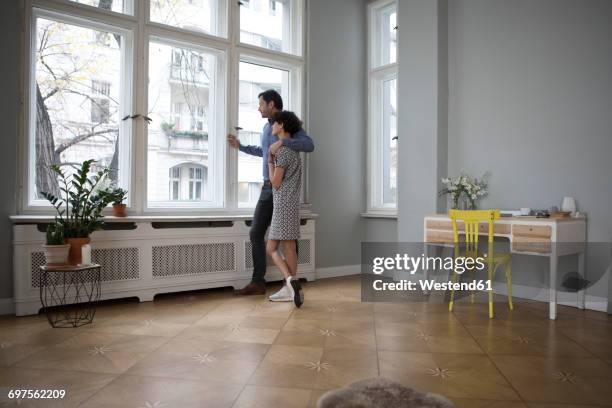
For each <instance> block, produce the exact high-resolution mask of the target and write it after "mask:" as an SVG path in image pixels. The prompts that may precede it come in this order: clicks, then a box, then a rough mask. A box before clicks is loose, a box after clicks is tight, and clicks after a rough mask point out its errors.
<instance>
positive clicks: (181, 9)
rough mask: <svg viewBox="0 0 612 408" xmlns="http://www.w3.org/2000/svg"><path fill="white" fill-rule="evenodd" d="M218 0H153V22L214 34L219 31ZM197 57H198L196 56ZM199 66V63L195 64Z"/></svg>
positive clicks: (218, 33)
mask: <svg viewBox="0 0 612 408" xmlns="http://www.w3.org/2000/svg"><path fill="white" fill-rule="evenodd" d="M219 3H220V2H219V1H218V0H151V3H150V19H151V21H152V22H155V23H161V24H167V25H169V26H172V27H178V28H183V29H185V30H192V31H199V32H204V33H207V34H213V35H223V34H225V33H221V32H219V31H220V30H219V27H218V21H217V16H218V15H220V14H221V13H219V12H218V7H219ZM195 58H197V57H195ZM194 66H195V67H197V64H194Z"/></svg>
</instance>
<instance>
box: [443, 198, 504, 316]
mask: <svg viewBox="0 0 612 408" xmlns="http://www.w3.org/2000/svg"><path fill="white" fill-rule="evenodd" d="M448 215H449V216H450V218H451V221H452V224H453V243H454V247H455V258H457V257H460V256H463V257H471V258H477V257H479V256H482V257H484V254H479V248H478V235H479V227H480V223H484V222H486V223H487V224H488V231H487V244H488V245H487V252H486V254H487V257H486V264H487V272H488V278H489V280H490V281H491V285H492V284H493V278H494V277H495V272H496V271H497V268H499V267H500V266H503V267H504V271H505V273H506V283H507V285H508V307H509V308H510V310H513V309H514V306H513V305H512V258H511V257H510V254H509V253H495V252H494V250H493V221H495V220H496V219H498V218H499V217H500V213H499V210H449V211H448ZM459 222H462V223H463V232H462V233H461V232H460V227H459V225H458V224H459ZM484 233H485V231H483V235H484ZM461 237H465V241H461V240H460V238H461ZM462 244H463V245H464V249H463V251H462V249H461V246H462ZM473 272H474V271H473ZM452 275H453V278H452V280H453V283H454V282H455V281H456V279H457V272H455V271H454V270H453V272H452ZM488 292H489V318H491V319H492V318H493V291H492V290H488ZM454 298H455V291H454V289H452V288H451V296H450V303H449V304H448V310H449V311H451V312H452V311H453V304H454ZM473 301H474V295H473V293H472V302H473Z"/></svg>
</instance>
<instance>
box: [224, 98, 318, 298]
mask: <svg viewBox="0 0 612 408" xmlns="http://www.w3.org/2000/svg"><path fill="white" fill-rule="evenodd" d="M282 110H283V98H281V96H280V95H279V93H278V92H276V91H275V90H273V89H270V90H267V91H265V92H262V93H260V94H259V108H258V111H259V113H261V117H262V118H266V119H268V123H266V124H265V126H264V128H263V134H262V135H261V146H243V145H241V144H240V140H238V139H237V138H236V136H235V135H228V136H227V140H228V142H229V145H230V146H232V147H233V148H236V149H239V150H240V151H241V152H244V153H246V154H250V155H253V156H259V157H262V158H263V163H262V169H263V171H262V174H263V180H264V183H263V187H262V189H261V194H260V196H259V200H258V201H257V206H256V207H255V213H254V214H253V223H252V224H251V230H250V231H249V238H250V240H251V245H252V248H253V249H252V252H253V277H252V278H251V283H249V284H248V285H246V286H245V287H244V288H242V289H240V290H237V291H236V292H235V294H237V295H265V294H266V285H265V283H266V280H265V279H264V275H265V274H266V242H265V240H264V237H265V235H266V230H267V229H268V227H269V226H270V222H271V220H272V209H273V203H272V185H271V184H270V178H269V175H268V163H267V158H268V151H270V152H271V153H272V154H276V152H277V151H278V149H279V148H280V147H281V146H283V145H284V146H287V147H289V148H290V149H292V150H295V151H297V152H306V153H309V152H312V151H313V150H314V144H313V143H312V139H311V138H310V136H308V135H307V134H306V132H305V131H304V129H300V130H299V131H298V132H296V133H295V134H294V135H293V137H291V138H288V139H284V140H278V138H277V137H276V136H274V135H273V134H272V123H270V118H271V117H272V115H273V114H274V113H276V112H278V111H282Z"/></svg>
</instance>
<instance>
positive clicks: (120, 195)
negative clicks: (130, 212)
mask: <svg viewBox="0 0 612 408" xmlns="http://www.w3.org/2000/svg"><path fill="white" fill-rule="evenodd" d="M107 194H109V195H110V198H111V199H112V201H113V215H114V216H115V217H125V216H126V214H125V208H126V207H127V206H126V204H124V203H123V200H125V198H126V197H127V190H124V189H122V188H120V187H116V188H113V189H111V190H108V191H107Z"/></svg>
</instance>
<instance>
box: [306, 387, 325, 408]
mask: <svg viewBox="0 0 612 408" xmlns="http://www.w3.org/2000/svg"><path fill="white" fill-rule="evenodd" d="M328 391H329V390H312V392H311V393H310V401H309V402H308V408H317V402H318V401H319V399H320V398H321V397H322V396H323V394H325V393H326V392H328Z"/></svg>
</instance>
